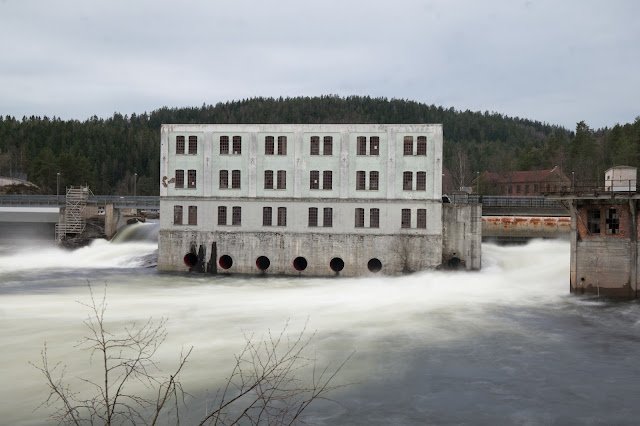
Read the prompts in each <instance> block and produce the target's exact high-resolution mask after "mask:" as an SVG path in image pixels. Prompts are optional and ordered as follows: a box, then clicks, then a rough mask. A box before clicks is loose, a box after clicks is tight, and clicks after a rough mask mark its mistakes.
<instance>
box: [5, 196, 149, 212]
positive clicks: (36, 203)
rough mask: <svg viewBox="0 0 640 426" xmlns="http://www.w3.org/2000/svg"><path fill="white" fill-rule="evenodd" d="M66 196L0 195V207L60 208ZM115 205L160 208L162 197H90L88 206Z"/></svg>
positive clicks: (117, 206)
mask: <svg viewBox="0 0 640 426" xmlns="http://www.w3.org/2000/svg"><path fill="white" fill-rule="evenodd" d="M66 200H67V198H66V196H65V195H60V196H56V195H0V206H33V207H41V206H59V207H62V206H64V205H66V202H67V201H66ZM107 204H113V205H114V206H115V207H116V208H148V209H158V208H160V197H154V196H139V195H138V196H136V197H134V196H120V195H90V196H89V199H88V200H87V205H98V206H104V205H107Z"/></svg>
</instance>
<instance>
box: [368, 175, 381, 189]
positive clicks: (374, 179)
mask: <svg viewBox="0 0 640 426" xmlns="http://www.w3.org/2000/svg"><path fill="white" fill-rule="evenodd" d="M379 176H380V174H379V173H378V172H376V171H372V172H369V189H370V190H371V191H377V190H378V180H379Z"/></svg>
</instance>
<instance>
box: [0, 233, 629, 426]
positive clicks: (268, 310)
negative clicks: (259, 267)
mask: <svg viewBox="0 0 640 426" xmlns="http://www.w3.org/2000/svg"><path fill="white" fill-rule="evenodd" d="M136 232H137V234H136ZM136 232H134V233H133V234H132V235H129V236H128V237H125V238H121V241H120V242H119V243H115V242H114V243H108V242H106V241H95V242H94V243H93V244H92V245H90V246H89V247H85V248H81V249H78V250H75V251H64V250H60V249H57V248H55V247H46V246H39V247H30V248H24V247H20V248H18V247H16V246H15V245H13V246H10V245H7V244H5V245H4V246H3V248H2V250H1V251H0V318H1V321H2V323H1V324H2V326H1V327H0V341H1V342H2V351H1V352H0V377H2V382H3V386H2V387H1V388H0V401H2V404H0V423H1V424H12V425H13V424H37V425H39V424H44V423H45V421H46V419H47V415H48V413H49V412H48V410H47V409H46V408H40V409H38V410H35V409H36V407H38V405H39V404H40V403H42V402H43V401H44V399H46V395H47V389H46V385H45V383H44V380H43V377H42V376H41V375H40V373H39V372H38V371H37V370H36V369H35V368H34V367H33V366H31V365H30V364H29V362H35V363H37V362H38V361H39V357H40V351H41V350H42V347H43V344H44V343H45V342H46V343H47V348H48V353H49V357H50V359H51V360H52V361H56V360H57V361H62V362H63V363H64V364H66V365H67V376H68V377H70V378H72V377H73V376H80V377H86V375H90V374H91V371H94V370H95V365H94V366H93V367H92V365H91V364H90V363H89V362H88V356H89V354H88V353H87V352H86V351H83V350H82V349H80V348H77V347H75V345H76V343H77V342H78V341H80V340H81V338H82V336H83V335H85V328H84V325H83V320H84V319H85V318H86V317H87V314H88V311H87V309H86V307H83V306H82V305H81V303H78V302H84V303H86V302H88V301H89V293H88V288H87V283H88V282H89V283H91V285H92V287H93V289H94V291H96V292H98V293H99V294H102V291H103V289H104V286H105V284H106V286H107V290H106V292H107V303H108V310H107V321H108V323H109V326H110V327H111V326H113V327H117V326H122V325H126V324H129V323H131V322H133V321H137V322H141V321H144V320H145V319H147V318H149V317H153V318H155V319H159V318H161V317H165V318H168V323H167V330H168V339H167V341H166V342H165V344H164V345H163V346H162V349H161V351H160V352H159V353H158V361H159V363H160V366H161V367H166V368H167V369H171V367H173V366H175V363H176V360H177V358H178V355H179V353H180V350H181V349H182V348H188V347H191V346H193V347H194V350H193V353H192V355H191V358H190V362H189V364H188V365H187V367H186V369H185V371H184V375H183V376H182V383H183V385H184V387H185V390H187V391H188V392H190V393H192V394H193V395H194V399H193V400H191V399H190V400H188V401H187V405H188V407H189V410H190V412H189V414H187V419H194V418H197V417H199V416H201V414H202V413H203V412H204V411H203V410H204V408H203V406H202V402H199V400H198V398H201V396H202V395H205V394H206V393H207V392H212V391H215V390H216V389H217V387H219V386H220V385H221V384H222V380H223V379H224V377H225V374H228V372H229V369H230V367H231V366H232V365H233V355H234V354H235V353H237V352H238V351H239V350H240V349H242V347H243V333H255V335H257V336H262V335H265V333H266V332H267V331H268V330H272V331H280V330H282V328H283V327H284V325H285V324H286V323H287V322H289V329H288V331H289V332H290V333H292V334H294V333H296V332H298V331H300V330H301V329H302V328H303V327H304V326H305V323H308V325H307V329H308V330H310V331H314V330H316V331H317V334H316V336H315V338H314V340H313V344H312V350H313V351H314V354H315V355H316V356H317V358H318V364H319V365H324V364H326V363H328V362H334V363H337V362H340V361H341V360H343V359H344V358H345V357H346V356H348V355H349V353H351V352H352V351H354V350H355V351H356V352H355V354H354V355H353V357H352V358H351V360H350V361H349V362H348V364H347V365H346V367H345V368H344V369H343V370H342V372H341V373H340V374H339V376H338V381H339V382H340V383H351V384H350V385H349V386H347V387H345V388H343V389H340V390H338V391H336V392H335V393H334V394H333V397H334V398H335V399H336V400H338V401H339V402H340V404H335V403H328V402H321V403H319V404H317V405H316V406H315V407H314V406H312V408H311V409H310V410H309V411H308V414H309V416H310V417H309V420H310V421H312V422H313V423H315V424H321V425H372V424H373V425H389V424H395V425H402V424H406V425H422V424H438V425H440V424H461V425H464V424H474V425H477V424H486V425H495V424H517V425H538V424H563V425H564V424H576V425H578V424H580V425H582V424H602V425H605V424H607V425H609V424H637V422H638V420H637V419H638V418H640V404H637V402H636V395H635V393H636V391H638V390H640V366H638V361H637V357H638V355H637V354H639V353H640V306H639V305H638V303H636V302H611V301H603V300H600V299H597V298H592V297H576V296H571V295H569V294H568V291H569V284H568V279H569V243H568V242H566V241H533V242H531V243H529V244H527V245H524V246H511V247H501V246H496V245H492V244H483V247H482V249H483V268H482V271H480V272H439V271H431V272H423V273H417V274H413V275H408V276H402V277H383V276H374V277H364V278H357V279H353V278H336V279H320V278H284V277H274V278H258V277H211V276H206V275H198V274H191V275H190V274H187V273H185V274H163V273H159V272H157V271H156V269H155V267H152V266H151V265H152V264H153V259H154V256H155V251H156V250H157V244H156V243H155V242H154V241H153V235H154V234H153V230H152V228H144V229H143V228H137V231H136ZM149 235H151V237H149ZM150 266H151V267H150ZM34 410H35V411H34ZM184 424H189V422H188V421H187V422H185V423H184Z"/></svg>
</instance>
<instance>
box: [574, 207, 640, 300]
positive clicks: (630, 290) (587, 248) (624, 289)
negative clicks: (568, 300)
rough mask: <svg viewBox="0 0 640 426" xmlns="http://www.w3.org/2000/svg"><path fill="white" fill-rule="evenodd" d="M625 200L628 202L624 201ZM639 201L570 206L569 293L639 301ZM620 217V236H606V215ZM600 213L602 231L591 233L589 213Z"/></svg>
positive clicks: (607, 234) (613, 234) (608, 234)
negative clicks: (595, 211)
mask: <svg viewBox="0 0 640 426" xmlns="http://www.w3.org/2000/svg"><path fill="white" fill-rule="evenodd" d="M625 198H626V199H625ZM637 202H638V200H637V199H634V197H633V196H628V197H623V199H618V200H614V199H609V200H600V199H579V200H574V201H572V203H571V219H572V221H571V227H572V232H571V272H570V291H571V292H573V293H578V294H583V293H589V294H597V295H600V296H608V297H619V298H636V297H638V274H637V271H638V266H639V259H638V250H637V240H638V233H639V232H640V230H639V229H638V225H637V224H638V212H637ZM609 209H615V210H616V211H617V213H618V224H619V228H618V231H617V233H608V232H607V221H606V212H607V210H609ZM589 210H598V211H600V213H601V214H600V220H599V224H600V231H599V232H590V231H589V228H588V211H589Z"/></svg>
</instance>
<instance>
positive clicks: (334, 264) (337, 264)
mask: <svg viewBox="0 0 640 426" xmlns="http://www.w3.org/2000/svg"><path fill="white" fill-rule="evenodd" d="M329 266H330V267H331V270H332V271H334V272H340V271H342V270H343V269H344V260H342V259H340V258H339V257H334V258H333V259H331V262H329Z"/></svg>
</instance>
